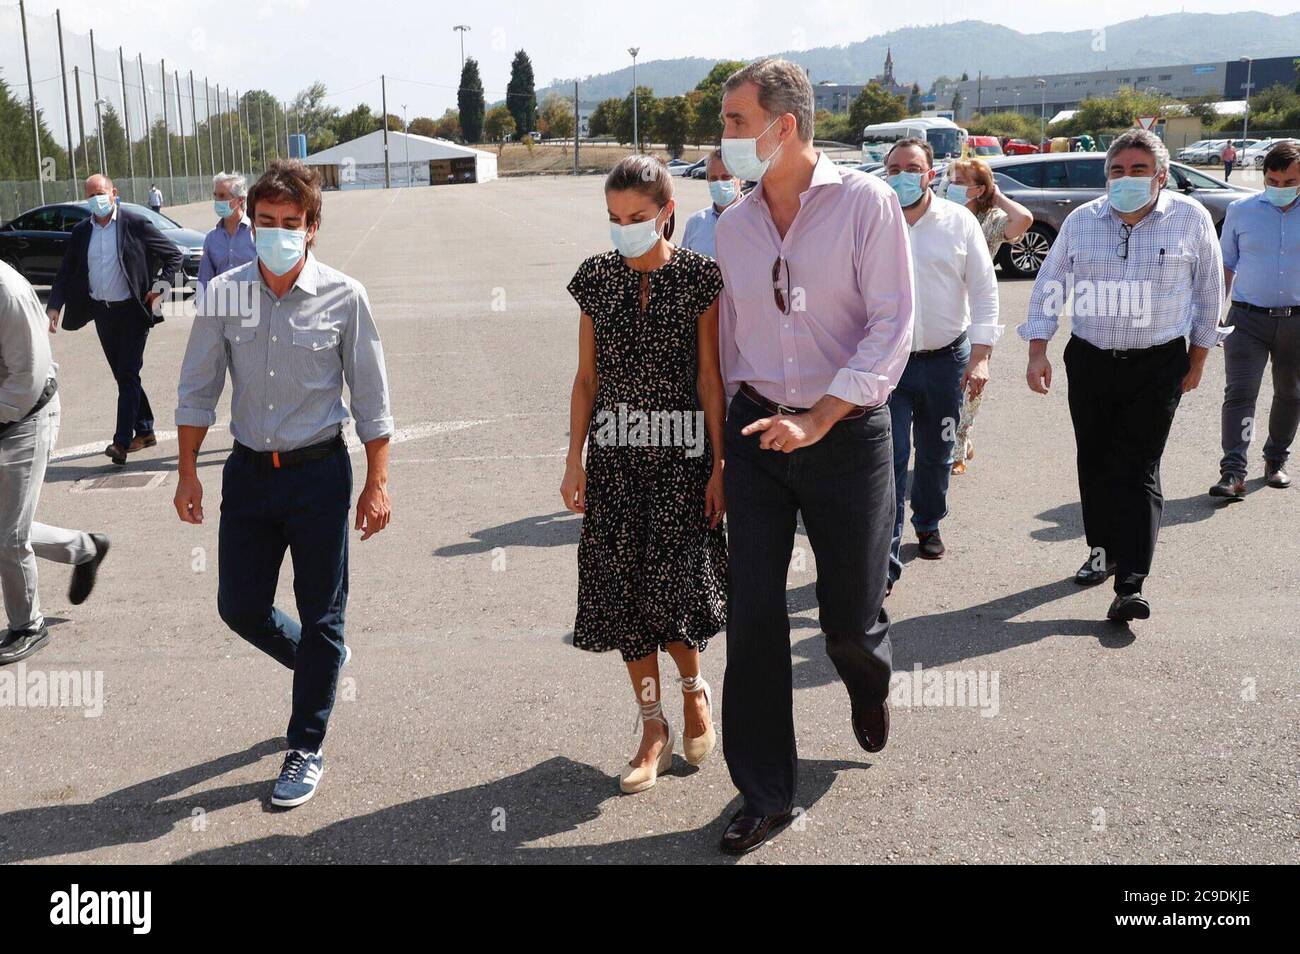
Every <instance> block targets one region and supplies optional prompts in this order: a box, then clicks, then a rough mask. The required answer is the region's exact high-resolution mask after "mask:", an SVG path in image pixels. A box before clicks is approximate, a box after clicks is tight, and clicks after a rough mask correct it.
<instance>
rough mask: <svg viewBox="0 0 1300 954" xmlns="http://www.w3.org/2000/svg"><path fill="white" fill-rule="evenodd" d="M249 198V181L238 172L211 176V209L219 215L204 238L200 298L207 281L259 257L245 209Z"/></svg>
mask: <svg viewBox="0 0 1300 954" xmlns="http://www.w3.org/2000/svg"><path fill="white" fill-rule="evenodd" d="M247 199H248V180H247V179H245V178H244V177H243V176H241V175H240V174H239V173H237V172H218V173H217V174H216V175H215V176H213V177H212V209H213V211H214V212H216V213H217V224H216V226H215V227H214V228H213V229H212V230H211V231H210V232H208V234H207V235H206V236H204V238H203V257H202V258H201V259H199V278H198V286H199V294H200V295H202V294H203V289H204V288H206V287H207V284H208V282H210V281H212V279H214V278H216V277H217V276H218V275H220V274H221V273H222V272H228V271H230V270H231V269H232V268H238V267H239V266H240V265H247V264H248V263H249V262H251V261H253V260H254V259H256V258H257V250H256V249H255V248H254V247H253V223H252V222H250V221H249V220H248V215H247V214H246V210H245V204H246V202H247Z"/></svg>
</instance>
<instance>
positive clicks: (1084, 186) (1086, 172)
mask: <svg viewBox="0 0 1300 954" xmlns="http://www.w3.org/2000/svg"><path fill="white" fill-rule="evenodd" d="M988 164H989V168H990V169H992V170H993V180H994V182H996V183H997V187H998V188H999V189H1000V190H1002V192H1003V193H1004V194H1005V195H1007V196H1008V197H1010V198H1012V199H1015V200H1016V201H1017V202H1019V203H1020V204H1021V205H1023V206H1025V207H1026V208H1028V209H1029V211H1030V212H1032V213H1033V214H1034V224H1033V225H1031V226H1030V227H1029V231H1027V232H1026V233H1025V234H1024V235H1023V236H1021V237H1020V239H1019V240H1018V241H1016V242H1014V243H1008V244H1005V245H1003V246H1002V248H1001V249H1000V250H999V251H998V257H997V262H998V264H1000V265H1001V266H1002V269H1003V271H1005V272H1007V273H1009V274H1012V275H1019V276H1022V277H1025V278H1032V277H1033V276H1034V275H1037V274H1038V270H1039V268H1041V267H1042V264H1043V259H1045V258H1047V252H1048V250H1049V249H1050V248H1051V247H1052V243H1053V242H1054V241H1056V236H1057V234H1058V233H1059V232H1060V230H1061V223H1063V222H1064V221H1065V218H1066V216H1067V215H1069V214H1070V213H1071V212H1073V211H1074V210H1075V209H1077V208H1078V207H1079V206H1081V205H1083V204H1084V203H1085V202H1090V201H1091V200H1093V199H1095V198H1097V197H1098V196H1100V195H1103V194H1104V193H1105V191H1106V157H1105V155H1104V154H1101V153H1096V152H1073V153H1072V152H1055V153H1046V154H1043V155H1037V156H1004V157H1002V158H993V159H989V160H988ZM1165 188H1167V189H1174V190H1177V191H1178V192H1181V193H1183V194H1184V195H1186V196H1189V197H1191V198H1193V199H1196V200H1197V201H1198V202H1200V203H1201V204H1202V205H1204V206H1205V207H1206V208H1207V209H1208V210H1209V212H1210V218H1212V219H1213V220H1214V227H1215V229H1216V230H1221V229H1222V228H1223V217H1224V216H1225V215H1226V214H1227V212H1228V206H1229V205H1231V204H1232V203H1233V202H1235V201H1236V200H1237V199H1240V198H1242V197H1243V196H1248V195H1253V194H1255V192H1257V191H1258V190H1256V189H1248V188H1246V187H1244V186H1239V185H1235V184H1233V183H1228V182H1223V181H1222V180H1220V179H1215V178H1212V177H1211V176H1207V175H1206V174H1205V173H1203V172H1197V171H1196V170H1195V169H1192V168H1191V167H1189V166H1186V165H1183V164H1182V163H1178V162H1171V163H1170V164H1169V180H1168V182H1167V183H1166V184H1165ZM947 189H948V182H947V179H946V178H945V180H944V182H943V183H942V184H941V185H939V186H937V187H936V191H937V192H938V193H939V194H940V195H944V194H946V193H947Z"/></svg>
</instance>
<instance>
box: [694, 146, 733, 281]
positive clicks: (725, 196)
mask: <svg viewBox="0 0 1300 954" xmlns="http://www.w3.org/2000/svg"><path fill="white" fill-rule="evenodd" d="M705 169H706V170H707V173H706V174H707V177H708V180H709V198H711V199H712V200H713V202H712V204H711V205H708V206H706V207H705V208H703V209H700V211H698V212H696V213H695V214H694V215H692V216H691V217H690V218H689V219H687V220H686V232H685V233H684V234H683V235H682V248H688V249H690V250H691V251H692V252H699V253H700V254H701V255H707V256H709V258H717V257H718V256H717V252H716V248H715V246H714V240H713V235H714V230H715V229H716V228H717V225H718V216H720V215H721V214H722V213H723V212H725V211H726V210H727V209H728V208H730V207H731V206H733V205H735V204H736V203H737V202H739V201H740V199H741V195H740V180H739V179H737V178H736V177H735V176H733V175H732V174H731V173H730V172H728V171H727V167H726V165H725V164H724V163H723V161H722V150H721V149H715V150H713V153H712V154H711V155H710V156H709V161H708V163H706V165H705Z"/></svg>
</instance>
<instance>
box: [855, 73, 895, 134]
mask: <svg viewBox="0 0 1300 954" xmlns="http://www.w3.org/2000/svg"><path fill="white" fill-rule="evenodd" d="M906 116H907V100H905V99H904V98H903V97H902V96H895V95H893V94H892V93H889V92H887V91H886V90H885V88H884V87H883V86H881V85H880V84H879V83H874V82H873V83H868V84H867V85H866V86H865V87H863V89H862V92H861V93H859V94H858V95H857V97H856V98H855V99H854V100H853V103H852V105H850V106H849V125H850V127H851V129H852V130H853V133H852V138H851V139H849V142H861V141H862V130H863V128H864V127H866V126H870V125H871V124H872V123H892V122H895V121H897V120H899V119H903V118H905V117H906Z"/></svg>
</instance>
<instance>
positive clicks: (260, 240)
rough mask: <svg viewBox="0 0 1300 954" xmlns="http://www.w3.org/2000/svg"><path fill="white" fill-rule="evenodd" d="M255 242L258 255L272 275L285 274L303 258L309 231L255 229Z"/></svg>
mask: <svg viewBox="0 0 1300 954" xmlns="http://www.w3.org/2000/svg"><path fill="white" fill-rule="evenodd" d="M253 244H254V246H255V247H256V248H257V257H258V259H260V260H261V262H262V264H263V265H265V266H266V270H267V271H269V272H270V273H271V274H272V275H284V274H286V273H288V272H289V271H291V270H292V269H293V267H294V266H295V265H297V264H298V262H299V261H300V260H301V259H302V257H303V254H304V252H305V251H306V249H307V233H306V232H304V231H299V230H298V229H268V228H259V229H255V230H254V235H253Z"/></svg>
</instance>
